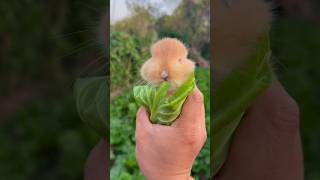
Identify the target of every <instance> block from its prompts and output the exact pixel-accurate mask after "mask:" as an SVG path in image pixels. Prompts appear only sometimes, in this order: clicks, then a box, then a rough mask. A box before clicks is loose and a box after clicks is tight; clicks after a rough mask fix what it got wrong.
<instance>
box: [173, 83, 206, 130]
mask: <svg viewBox="0 0 320 180" xmlns="http://www.w3.org/2000/svg"><path fill="white" fill-rule="evenodd" d="M203 101H204V98H203V94H202V93H201V91H200V90H199V89H198V88H197V87H195V88H194V90H193V91H192V92H191V93H190V95H189V96H188V97H187V99H186V101H185V103H184V105H183V107H182V111H181V114H180V116H179V118H178V119H177V120H176V122H174V123H173V124H172V126H176V127H182V126H183V127H187V126H192V125H195V124H199V123H205V112H204V104H203Z"/></svg>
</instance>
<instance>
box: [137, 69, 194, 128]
mask: <svg viewBox="0 0 320 180" xmlns="http://www.w3.org/2000/svg"><path fill="white" fill-rule="evenodd" d="M194 87H195V78H194V73H192V74H191V75H190V77H189V78H188V79H187V81H186V82H185V83H183V84H182V85H181V86H180V87H179V88H178V89H177V90H176V92H175V93H174V94H173V95H171V96H168V91H169V89H170V84H169V83H168V82H163V83H161V84H160V86H159V87H158V88H156V87H154V86H152V85H144V86H136V87H134V88H133V94H134V98H135V99H136V101H137V103H138V104H139V105H140V106H144V107H145V108H146V109H147V111H148V112H149V113H150V121H151V122H152V123H156V124H163V125H171V124H172V123H173V122H174V121H175V119H176V118H177V117H178V116H179V114H180V112H181V108H182V105H183V103H184V101H185V100H186V98H187V96H188V95H189V93H190V92H191V91H192V90H193V88H194Z"/></svg>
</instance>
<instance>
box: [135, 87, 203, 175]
mask: <svg viewBox="0 0 320 180" xmlns="http://www.w3.org/2000/svg"><path fill="white" fill-rule="evenodd" d="M148 117H149V116H148V113H147V112H146V110H145V109H144V108H140V110H139V111H138V113H137V120H136V158H137V162H138V164H139V167H140V169H141V171H142V172H143V174H144V176H145V177H146V179H148V180H163V179H166V180H183V179H185V180H188V179H193V178H191V177H190V174H191V168H192V164H193V162H194V160H195V158H196V157H197V155H198V153H199V152H200V150H201V148H202V147H203V145H204V143H205V141H206V138H207V133H206V127H205V112H204V104H203V95H202V94H201V92H200V91H199V90H198V89H197V88H196V89H195V90H194V91H193V92H192V93H191V94H190V95H189V97H188V98H187V100H186V102H185V104H184V106H183V109H182V112H181V114H180V116H179V118H178V119H177V120H176V121H175V122H174V123H173V124H172V125H171V126H163V125H158V124H151V123H150V121H149V118H148Z"/></svg>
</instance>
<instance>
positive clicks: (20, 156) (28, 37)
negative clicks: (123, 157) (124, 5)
mask: <svg viewBox="0 0 320 180" xmlns="http://www.w3.org/2000/svg"><path fill="white" fill-rule="evenodd" d="M108 6H109V5H108V2H107V1H106V0H91V1H80V0H58V1H35V0H19V1H0V12H1V13H0V14H1V15H0V81H1V84H0V129H1V130H0V179H1V180H26V179H48V180H56V179H68V180H71V179H74V180H78V179H79V180H80V179H83V167H84V162H85V160H86V158H87V156H88V153H89V151H90V150H91V148H92V147H93V146H94V145H95V144H96V143H97V142H98V139H99V138H98V136H97V135H96V134H95V133H94V132H93V131H92V130H91V129H89V128H88V127H87V126H86V125H85V124H84V123H82V121H81V120H80V118H79V116H78V113H77V110H76V108H75V103H74V95H73V83H74V81H75V79H76V78H79V77H84V76H89V75H95V74H100V73H101V70H103V67H105V64H106V49H105V46H104V45H105V39H103V38H105V37H102V35H103V34H102V32H103V31H104V32H105V29H104V30H103V29H102V26H103V25H102V24H101V23H105V28H106V23H107V19H106V17H105V18H104V19H103V17H104V16H106V12H107V9H108Z"/></svg>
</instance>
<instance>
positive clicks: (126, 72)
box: [110, 0, 210, 180]
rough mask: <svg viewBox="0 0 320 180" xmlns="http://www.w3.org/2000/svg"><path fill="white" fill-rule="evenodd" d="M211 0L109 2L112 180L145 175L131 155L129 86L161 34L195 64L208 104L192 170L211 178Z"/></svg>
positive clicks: (132, 105) (133, 106) (135, 179)
mask: <svg viewBox="0 0 320 180" xmlns="http://www.w3.org/2000/svg"><path fill="white" fill-rule="evenodd" d="M209 17H210V1H209V0H197V1H194V0H127V1H126V0H112V1H111V4H110V18H111V32H110V77H111V78H110V80H111V106H110V145H111V150H110V158H111V172H110V175H111V179H112V180H131V179H132V180H139V179H144V178H143V175H142V174H141V171H140V170H139V167H138V165H137V162H136V159H135V139H134V131H135V115H136V112H137V110H138V106H137V105H136V103H135V101H134V99H133V93H132V87H133V86H134V85H141V84H143V81H141V77H140V72H139V69H140V67H141V65H142V63H143V62H145V61H146V60H147V59H149V58H150V46H151V45H152V44H153V43H154V42H155V41H157V40H158V39H161V38H163V37H175V38H178V39H180V40H181V41H183V42H184V43H185V44H186V45H187V47H188V48H189V51H190V52H189V55H190V58H191V59H193V60H195V61H196V63H197V64H198V68H197V69H196V79H197V85H198V87H199V88H200V90H201V91H202V92H203V94H204V97H205V107H206V122H207V129H208V130H207V131H208V137H209V138H208V140H207V143H206V145H205V147H204V149H203V150H202V151H201V153H200V155H199V156H198V158H197V160H196V162H195V164H194V166H193V169H192V174H193V176H194V177H195V178H196V179H209V176H210V144H209V142H210V128H209V127H210V95H209V92H210V86H209V85H210V73H209V68H208V66H209V62H208V61H209V59H210V57H209V45H210V29H209V28H210V24H209V20H210V19H209Z"/></svg>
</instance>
